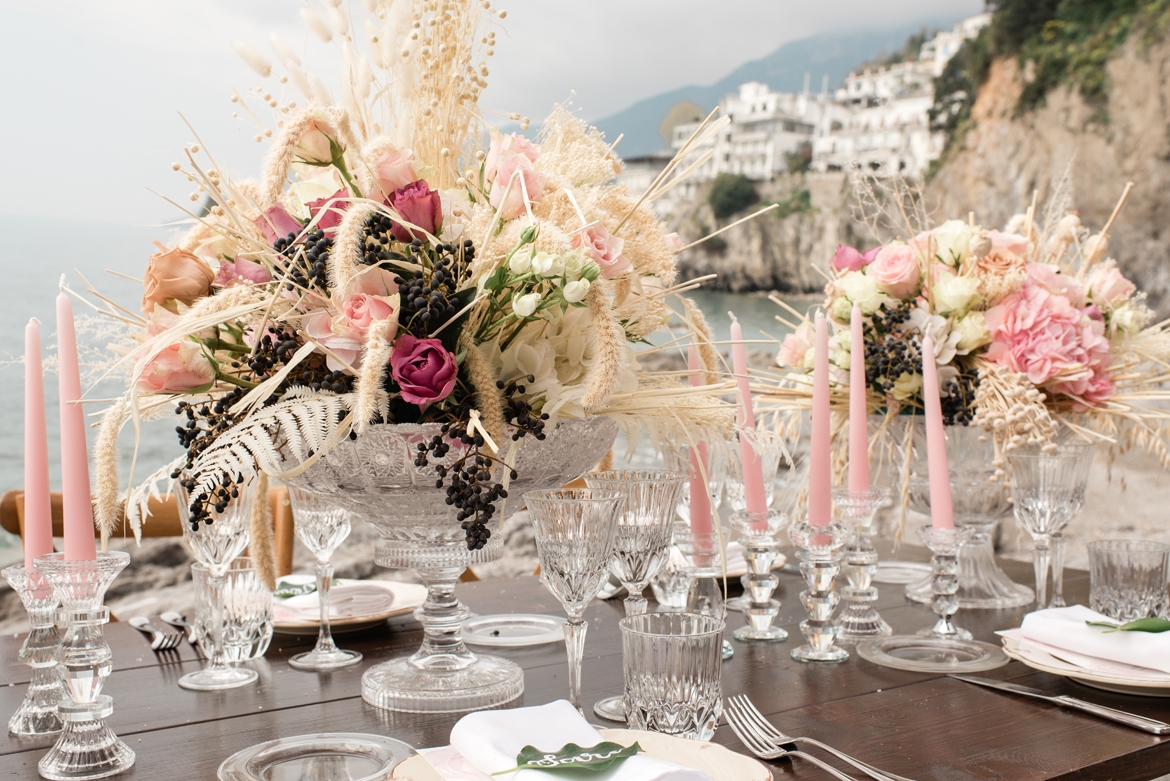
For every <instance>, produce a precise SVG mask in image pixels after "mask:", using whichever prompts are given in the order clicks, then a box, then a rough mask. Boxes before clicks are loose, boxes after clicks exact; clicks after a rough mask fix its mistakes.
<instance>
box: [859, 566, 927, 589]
mask: <svg viewBox="0 0 1170 781" xmlns="http://www.w3.org/2000/svg"><path fill="white" fill-rule="evenodd" d="M929 577H930V565H929V564H924V563H923V562H920V561H879V562H878V565H877V572H875V573H874V575H873V582H874V583H884V584H886V585H892V586H900V585H904V584H906V583H914V582H916V581H919V580H922V579H923V578H929Z"/></svg>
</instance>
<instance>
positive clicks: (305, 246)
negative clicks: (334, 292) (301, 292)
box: [273, 230, 333, 291]
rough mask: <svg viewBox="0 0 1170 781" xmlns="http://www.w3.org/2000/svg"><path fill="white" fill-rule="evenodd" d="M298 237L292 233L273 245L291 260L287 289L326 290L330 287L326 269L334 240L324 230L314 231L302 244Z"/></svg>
mask: <svg viewBox="0 0 1170 781" xmlns="http://www.w3.org/2000/svg"><path fill="white" fill-rule="evenodd" d="M296 237H297V236H296V234H295V233H290V234H288V236H285V237H284V238H283V239H277V240H276V243H275V244H274V245H273V249H275V250H276V251H277V252H279V253H280V254H281V255H284V256H285V257H286V258H288V259H289V263H288V282H287V283H286V284H285V288H286V289H287V290H296V289H297V288H298V287H299V288H303V289H305V290H309V289H312V288H317V289H318V290H321V291H324V290H326V289H327V287H328V273H327V271H326V269H327V267H328V264H329V251H330V249H332V248H333V239H332V238H330V237H329V236H326V235H325V231H323V230H315V231H313V232H312V233H310V234H309V235H308V236H306V237H305V240H304V241H303V242H300V243H298V242H297V241H296Z"/></svg>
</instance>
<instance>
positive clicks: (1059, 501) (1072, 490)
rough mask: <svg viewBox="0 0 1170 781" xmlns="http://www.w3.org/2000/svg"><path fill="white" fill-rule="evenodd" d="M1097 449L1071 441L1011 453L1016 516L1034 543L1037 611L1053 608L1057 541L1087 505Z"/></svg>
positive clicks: (1083, 443) (1009, 464) (1010, 467)
mask: <svg viewBox="0 0 1170 781" xmlns="http://www.w3.org/2000/svg"><path fill="white" fill-rule="evenodd" d="M1095 449H1096V446H1095V445H1094V444H1093V443H1092V442H1069V443H1065V444H1060V445H1050V446H1048V447H1047V452H1045V450H1044V449H1040V448H1024V449H1021V450H1018V451H1013V452H1012V453H1009V454H1008V459H1007V460H1008V468H1009V470H1010V473H1011V481H1012V512H1014V513H1015V516H1016V520H1017V521H1019V522H1020V523H1021V524H1023V526H1024V528H1025V529H1027V530H1028V534H1030V535H1032V541H1033V543H1034V544H1035V550H1034V551H1033V554H1032V563H1033V565H1034V567H1035V570H1036V606H1037V607H1045V606H1046V605H1047V604H1048V603H1047V599H1046V597H1047V593H1048V592H1047V587H1048V569H1049V564H1050V562H1051V551H1052V538H1053V536H1054V535H1056V534H1059V533H1060V532H1061V531H1063V529H1064V527H1065V526H1066V525H1067V524H1068V522H1069V521H1070V520H1072V519H1073V518H1075V517H1076V515H1077V513H1079V512H1080V511H1081V508H1083V507H1084V506H1085V487H1086V485H1087V484H1088V481H1089V467H1090V466H1092V464H1093V453H1094V451H1095ZM1062 558H1063V557H1062ZM1062 564H1063V562H1062Z"/></svg>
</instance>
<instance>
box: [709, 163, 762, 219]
mask: <svg viewBox="0 0 1170 781" xmlns="http://www.w3.org/2000/svg"><path fill="white" fill-rule="evenodd" d="M758 200H759V196H757V195H756V185H755V183H754V182H752V180H751V179H748V178H747V177H746V176H744V175H743V174H719V175H718V176H716V177H715V181H714V182H712V183H711V190H710V191H709V192H708V193H707V203H709V204H711V211H712V212H714V214H715V219H717V220H725V219H727V218H728V217H730V216H732V215H733V214H738V213H739V212H741V211H743V210H744V209H746V208H747V207H749V206H751V205H752V204H753V203H755V202H756V201H758Z"/></svg>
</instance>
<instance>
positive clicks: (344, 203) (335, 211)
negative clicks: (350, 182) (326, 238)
mask: <svg viewBox="0 0 1170 781" xmlns="http://www.w3.org/2000/svg"><path fill="white" fill-rule="evenodd" d="M305 205H306V206H308V207H309V214H310V219H311V218H312V217H316V216H317V213H318V212H320V211H321V210H322V209H327V211H326V212H325V214H323V215H321V219H319V220H317V229H318V230H323V231H329V232H330V235H332V232H333V231H334V230H335V229H336V228H337V226H338V225H340V224H341V219H342V217H344V216H345V210H346V209H348V208H349V190H347V189H345V188H344V187H342V188H341V189H340V190H338V191H337V192H335V193H333V195H330V196H329V197H328V198H318V199H317V200H315V201H309V202H308V203H307V204H305Z"/></svg>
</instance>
